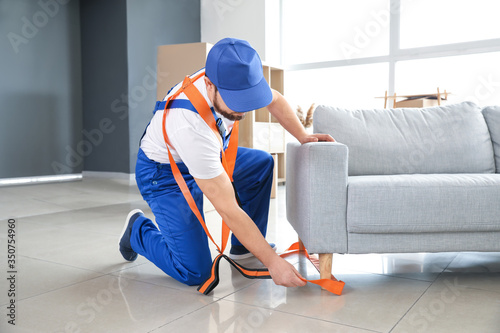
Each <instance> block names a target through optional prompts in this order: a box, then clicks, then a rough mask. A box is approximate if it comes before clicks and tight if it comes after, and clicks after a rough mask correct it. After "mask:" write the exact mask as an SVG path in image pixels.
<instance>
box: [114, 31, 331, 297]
mask: <svg viewBox="0 0 500 333" xmlns="http://www.w3.org/2000/svg"><path fill="white" fill-rule="evenodd" d="M191 78H192V79H193V80H195V81H194V83H193V84H194V86H195V87H196V88H197V90H198V91H199V92H200V93H201V95H202V96H203V98H204V99H205V100H206V102H207V103H208V106H210V107H211V108H213V114H214V117H215V118H216V121H217V125H218V129H219V132H220V136H219V137H218V136H217V135H216V134H214V132H213V131H212V129H211V128H210V127H209V126H208V125H207V123H206V122H205V121H204V120H203V119H202V117H201V116H200V114H199V113H198V111H197V110H196V108H195V107H193V104H194V102H193V101H191V100H189V99H188V97H187V96H186V94H185V93H180V94H179V95H178V96H176V97H175V98H174V99H173V100H172V101H171V102H170V101H169V103H172V104H169V106H170V107H168V108H169V111H168V113H167V114H166V115H165V125H163V116H164V112H166V111H164V112H156V113H155V115H154V117H153V118H152V120H151V122H150V124H149V125H148V127H147V129H146V132H145V134H144V136H143V138H142V139H141V144H140V149H139V153H138V160H137V165H136V179H137V184H138V186H139V189H140V191H141V194H142V196H143V198H144V199H145V200H146V201H147V202H148V204H149V206H150V207H151V210H152V212H153V214H154V215H155V220H156V222H157V224H158V227H159V229H158V228H157V227H156V226H155V224H153V222H152V221H151V220H150V219H148V218H146V217H145V216H144V214H143V213H142V212H141V211H140V210H133V211H132V212H130V214H129V216H128V217H127V220H126V222H125V226H124V230H123V232H122V236H121V239H120V252H121V253H122V255H123V257H124V258H125V259H126V260H129V261H133V260H135V259H136V258H137V255H138V254H140V255H143V256H145V257H146V258H147V259H149V260H150V261H151V262H153V263H154V264H155V265H156V266H158V267H159V268H160V269H162V270H163V271H164V272H165V273H166V274H168V275H170V276H171V277H173V278H175V279H177V280H178V281H180V282H182V283H185V284H188V285H198V284H201V283H203V281H205V280H206V279H207V278H208V276H209V275H210V268H211V264H212V258H211V255H210V250H209V247H208V239H207V235H206V234H205V232H204V230H203V228H202V226H201V224H200V222H199V221H198V219H197V218H196V217H195V214H193V212H192V211H191V208H190V207H189V206H188V204H187V202H186V199H185V198H184V196H183V194H182V193H181V190H180V189H179V186H178V185H177V183H176V181H175V179H174V177H173V172H172V168H171V166H170V160H169V152H168V149H167V146H168V148H169V149H170V152H171V157H172V158H173V160H174V161H175V163H176V164H177V166H178V167H179V170H180V172H181V173H182V177H183V178H184V180H185V182H186V184H187V186H188V188H189V191H190V192H191V194H192V196H193V198H194V200H195V201H196V205H197V207H198V209H199V211H200V212H203V209H202V205H203V202H202V201H203V194H205V195H206V196H207V198H208V199H209V200H210V202H211V203H212V204H213V205H214V207H215V209H216V210H217V212H218V213H219V214H220V215H221V216H222V218H223V220H224V221H225V222H226V225H227V226H228V227H229V229H230V230H231V231H232V233H233V236H232V238H231V250H230V255H231V257H233V258H234V259H237V258H242V257H245V256H248V255H252V254H253V255H254V256H255V257H257V258H258V259H259V260H260V261H261V262H262V263H263V264H264V265H265V266H266V267H267V268H268V270H269V273H270V275H271V277H272V279H273V281H274V282H275V283H276V284H277V285H283V286H287V287H296V286H302V285H304V284H305V283H306V282H304V281H303V280H301V276H300V274H299V273H298V272H297V270H296V269H295V268H294V267H293V266H292V265H291V264H290V263H288V262H287V261H285V260H284V259H282V258H281V257H280V256H278V255H277V254H276V253H275V251H274V249H273V247H272V245H273V244H271V245H270V244H268V243H267V242H266V240H265V234H266V228H267V218H268V210H269V200H270V192H271V185H272V177H273V166H274V165H273V159H272V157H271V155H270V154H268V153H266V152H264V151H260V150H255V149H249V148H242V147H239V148H238V150H237V157H236V163H235V168H234V173H233V178H234V187H233V184H232V183H231V181H230V179H229V177H228V175H227V173H226V172H225V171H224V169H223V166H222V164H221V141H222V142H223V145H224V147H225V148H226V146H227V139H228V135H227V134H228V133H230V132H231V130H232V127H233V124H234V121H236V120H241V119H242V118H243V117H244V116H245V112H248V111H251V110H254V109H258V108H262V107H265V106H267V108H268V110H269V112H270V113H271V114H272V115H273V116H274V117H276V119H277V120H278V121H279V122H280V124H281V125H282V126H283V127H284V128H285V129H286V130H288V131H289V132H290V133H291V134H292V135H293V136H294V137H295V138H297V139H298V140H299V141H300V142H301V143H306V142H315V141H318V140H322V141H334V140H333V138H332V137H330V136H329V135H324V134H313V135H309V134H307V133H306V132H305V130H304V128H303V127H302V125H301V123H300V122H299V120H298V118H297V117H296V116H295V113H294V112H293V110H292V108H291V107H290V105H289V104H288V103H287V102H286V100H285V99H284V97H283V96H282V95H281V94H280V93H278V92H277V91H275V90H272V89H271V88H270V87H269V85H268V84H267V82H266V80H265V79H264V77H263V73H262V64H261V61H260V58H259V56H258V54H257V52H256V51H255V50H254V49H253V48H252V47H251V46H250V44H249V43H248V42H246V41H243V40H239V39H232V38H225V39H223V40H221V41H219V42H218V43H217V44H215V45H214V46H213V48H212V49H211V50H210V52H209V54H208V57H207V61H206V67H205V69H204V70H201V71H200V72H198V73H195V74H194V75H193V76H191ZM179 89H181V84H178V85H176V86H175V87H174V88H172V89H171V91H170V92H169V93H168V94H167V96H166V97H165V100H167V99H169V97H171V96H175V94H176V93H179ZM159 109H160V110H163V108H161V107H160V108H159ZM164 131H165V133H163V132H164ZM167 138H168V139H167ZM166 141H168V143H169V144H168V145H167V144H166ZM235 190H236V192H237V194H238V197H239V199H240V202H241V207H240V206H239V204H238V202H237V200H236V199H235Z"/></svg>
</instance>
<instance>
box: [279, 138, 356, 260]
mask: <svg viewBox="0 0 500 333" xmlns="http://www.w3.org/2000/svg"><path fill="white" fill-rule="evenodd" d="M347 162H348V148H347V146H346V145H343V144H341V143H337V142H315V143H307V144H303V145H301V144H300V143H298V142H292V143H288V145H287V155H286V169H287V171H286V172H287V181H286V216H287V219H288V221H289V222H290V224H291V225H292V226H293V228H294V229H295V231H296V232H297V233H298V235H299V237H300V239H301V240H302V242H303V243H304V245H305V247H306V248H307V249H308V251H309V252H311V253H347V227H346V214H347Z"/></svg>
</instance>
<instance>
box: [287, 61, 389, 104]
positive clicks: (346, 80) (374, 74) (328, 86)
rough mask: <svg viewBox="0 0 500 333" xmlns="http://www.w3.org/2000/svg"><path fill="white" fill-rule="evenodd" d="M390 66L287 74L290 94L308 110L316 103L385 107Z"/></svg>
mask: <svg viewBox="0 0 500 333" xmlns="http://www.w3.org/2000/svg"><path fill="white" fill-rule="evenodd" d="M388 69H389V68H388V64H387V63H380V64H369V65H357V66H344V67H331V68H324V69H312V70H304V71H293V72H287V74H286V84H287V85H286V94H287V99H288V100H289V101H290V103H291V104H292V105H300V106H301V108H302V110H303V111H307V110H308V108H309V106H311V104H312V103H315V104H316V105H319V104H325V105H334V106H338V107H345V108H349V107H353V106H355V107H357V108H383V107H384V102H383V100H382V99H376V98H375V96H383V95H384V90H385V89H387V82H388V80H387V78H388V75H389V70H388Z"/></svg>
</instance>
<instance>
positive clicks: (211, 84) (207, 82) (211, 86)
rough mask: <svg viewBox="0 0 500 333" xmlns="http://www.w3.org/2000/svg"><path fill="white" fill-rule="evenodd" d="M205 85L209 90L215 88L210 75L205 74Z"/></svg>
mask: <svg viewBox="0 0 500 333" xmlns="http://www.w3.org/2000/svg"><path fill="white" fill-rule="evenodd" d="M205 85H206V86H207V90H210V91H211V90H213V89H214V84H213V83H212V81H210V79H209V78H208V77H206V76H205Z"/></svg>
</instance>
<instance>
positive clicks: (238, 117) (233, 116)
mask: <svg viewBox="0 0 500 333" xmlns="http://www.w3.org/2000/svg"><path fill="white" fill-rule="evenodd" d="M214 109H215V111H216V112H217V113H219V114H221V115H222V116H223V117H224V118H227V119H229V120H232V121H237V120H243V118H245V115H246V113H245V112H242V113H238V114H229V113H227V112H226V111H222V110H221V107H220V104H219V99H218V97H217V93H216V94H215V98H214Z"/></svg>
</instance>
